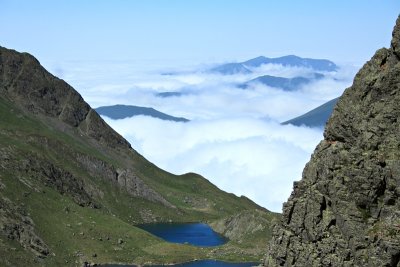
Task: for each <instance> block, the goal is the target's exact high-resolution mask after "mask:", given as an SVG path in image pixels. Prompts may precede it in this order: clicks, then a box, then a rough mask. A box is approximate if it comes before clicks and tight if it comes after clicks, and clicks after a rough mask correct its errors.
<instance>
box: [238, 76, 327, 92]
mask: <svg viewBox="0 0 400 267" xmlns="http://www.w3.org/2000/svg"><path fill="white" fill-rule="evenodd" d="M323 77H325V76H324V75H323V74H320V73H314V77H312V78H306V77H294V78H284V77H276V76H271V75H263V76H260V77H257V78H254V79H252V80H250V81H248V82H245V83H243V84H240V85H239V88H242V89H246V88H249V87H251V85H255V84H262V85H266V86H270V87H275V88H281V89H283V90H284V91H295V90H297V89H299V88H300V87H301V86H303V85H306V84H308V83H310V82H312V81H315V80H319V79H322V78H323Z"/></svg>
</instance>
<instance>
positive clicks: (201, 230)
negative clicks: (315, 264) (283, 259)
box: [104, 223, 258, 267]
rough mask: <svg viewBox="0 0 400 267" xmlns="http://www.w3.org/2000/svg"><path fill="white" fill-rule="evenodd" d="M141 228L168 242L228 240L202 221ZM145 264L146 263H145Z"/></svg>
mask: <svg viewBox="0 0 400 267" xmlns="http://www.w3.org/2000/svg"><path fill="white" fill-rule="evenodd" d="M138 227H140V228H141V229H143V230H146V231H148V232H150V233H151V234H153V235H155V236H158V237H160V238H162V239H164V240H166V241H168V242H173V243H182V244H184V243H188V244H191V245H194V246H200V247H211V246H219V245H223V244H225V243H226V242H227V241H228V240H227V239H226V238H224V237H223V236H222V235H220V234H218V233H216V232H214V231H213V230H212V229H211V227H210V226H208V225H207V224H204V223H154V224H142V225H139V226H138ZM257 265H258V263H254V262H245V263H240V262H239V263H231V262H223V261H216V260H200V261H193V262H186V263H181V264H176V265H172V266H174V267H250V266H257ZM104 266H106V267H134V266H135V265H112V264H108V265H104ZM146 266H147V265H146ZM149 267H165V265H149Z"/></svg>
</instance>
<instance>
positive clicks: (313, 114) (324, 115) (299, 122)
mask: <svg viewBox="0 0 400 267" xmlns="http://www.w3.org/2000/svg"><path fill="white" fill-rule="evenodd" d="M338 99H339V98H334V99H332V100H329V101H328V102H326V103H324V104H322V105H321V106H318V107H316V108H315V109H312V110H310V111H309V112H307V113H305V114H303V115H300V116H298V117H296V118H293V119H291V120H288V121H285V122H282V124H292V125H296V126H303V125H304V126H308V127H318V128H323V127H325V125H326V122H327V121H328V119H329V117H330V116H331V114H332V112H333V108H334V107H335V105H336V102H337V101H338Z"/></svg>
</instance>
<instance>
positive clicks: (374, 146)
mask: <svg viewBox="0 0 400 267" xmlns="http://www.w3.org/2000/svg"><path fill="white" fill-rule="evenodd" d="M399 61H400V17H399V18H398V20H397V24H396V26H395V29H394V31H393V40H392V42H391V47H390V49H380V50H378V51H377V52H376V54H375V55H374V56H373V57H372V59H371V60H370V61H368V62H367V63H366V64H365V65H364V66H363V68H362V69H361V70H360V71H359V72H358V74H357V75H356V77H355V79H354V83H353V85H352V86H351V87H350V88H348V89H347V90H346V91H345V92H344V94H343V96H342V97H341V98H340V99H339V101H338V103H337V105H336V107H335V109H334V112H333V114H332V116H331V118H330V119H329V121H328V124H327V126H326V129H325V133H324V140H323V141H321V143H320V144H319V145H318V146H317V148H316V150H315V151H314V154H313V156H312V158H311V160H310V162H309V163H308V164H307V165H306V167H305V169H304V171H303V177H302V180H301V181H300V182H297V183H295V184H294V189H293V192H292V194H291V196H290V198H289V200H288V201H287V202H286V203H285V204H284V207H283V216H282V221H281V223H280V224H279V225H277V226H276V227H275V229H274V236H273V239H272V241H271V243H270V248H269V252H268V255H267V258H266V260H265V263H264V265H265V266H270V267H272V266H400V200H399V196H400V121H399V119H400V88H399V87H400V63H399Z"/></svg>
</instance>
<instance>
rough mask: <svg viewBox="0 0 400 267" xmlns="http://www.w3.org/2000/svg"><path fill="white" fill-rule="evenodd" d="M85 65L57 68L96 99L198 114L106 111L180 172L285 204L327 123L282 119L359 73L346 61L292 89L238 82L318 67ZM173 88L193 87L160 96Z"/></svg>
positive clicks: (139, 146)
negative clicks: (218, 70) (231, 70)
mask: <svg viewBox="0 0 400 267" xmlns="http://www.w3.org/2000/svg"><path fill="white" fill-rule="evenodd" d="M50 66H52V65H51V64H50ZM77 66H79V64H77V63H76V62H75V63H64V65H61V64H57V65H53V68H51V67H50V69H53V70H54V71H55V72H58V74H59V75H61V77H62V78H63V79H65V80H67V81H68V82H70V83H71V84H72V85H73V86H74V87H75V88H76V89H77V90H78V91H79V92H80V93H81V94H82V95H83V97H84V98H85V99H86V100H87V101H88V102H89V104H91V105H92V106H94V107H98V106H103V105H113V104H128V105H137V106H146V107H153V108H155V109H157V110H159V111H162V112H164V113H167V114H169V115H173V116H178V117H186V118H188V119H190V120H191V121H190V122H188V123H178V122H170V121H162V120H159V119H154V118H151V117H145V116H138V117H133V118H127V119H123V120H111V119H109V118H106V117H104V118H105V120H106V122H107V123H108V124H109V125H111V127H113V128H114V129H115V130H116V131H118V132H119V133H120V134H122V135H123V136H124V137H125V138H127V139H128V141H130V142H131V144H132V146H133V148H135V149H136V150H137V151H139V152H140V153H141V154H142V155H144V156H145V157H146V158H147V159H149V160H150V161H152V162H153V163H155V164H156V165H158V166H160V167H161V168H163V169H165V170H167V171H170V172H172V173H176V174H182V173H186V172H197V173H199V174H201V175H203V176H204V177H206V178H207V179H209V180H210V181H211V182H213V183H214V184H216V185H217V186H218V187H220V188H221V189H223V190H225V191H228V192H233V193H235V194H237V195H246V196H247V197H249V198H251V199H252V200H254V201H256V202H257V203H258V204H260V205H262V206H264V207H266V208H268V209H270V210H273V211H278V212H280V211H281V207H282V203H283V202H284V201H286V200H287V198H288V197H289V195H290V192H291V190H292V183H293V181H295V180H299V179H300V178H301V173H302V169H303V168H304V165H305V163H306V162H307V161H309V159H310V155H311V153H312V151H313V150H314V148H315V146H316V145H317V144H318V142H319V141H320V140H321V139H322V130H321V129H310V128H306V127H295V126H291V125H285V126H284V125H280V122H282V121H285V120H288V119H291V118H293V117H296V116H298V115H301V114H303V113H305V112H307V111H309V110H311V109H312V108H315V107H317V106H319V105H321V104H323V103H325V102H326V101H328V100H331V99H332V98H335V97H337V96H339V95H341V93H342V92H343V90H344V89H345V88H346V87H347V86H349V85H350V83H351V77H352V76H353V75H354V68H351V67H349V68H347V67H346V68H341V71H340V72H339V73H325V75H326V78H324V79H322V80H318V81H315V82H313V83H311V84H308V85H307V86H304V87H303V88H300V89H299V90H297V91H294V92H285V91H282V90H279V89H276V88H270V87H267V86H262V85H260V86H256V87H255V88H254V89H253V90H242V89H239V88H237V87H236V85H237V84H240V83H242V82H245V81H248V80H250V79H253V78H255V77H257V76H259V75H265V74H269V75H275V76H282V77H295V76H299V75H301V76H304V75H309V74H310V70H307V69H299V68H284V67H282V66H276V65H269V66H268V65H267V66H262V67H261V68H258V69H256V70H255V73H253V74H250V75H231V76H222V75H216V74H209V73H206V72H201V71H198V72H193V71H191V72H190V71H183V72H181V73H180V74H179V73H178V74H176V75H161V74H160V73H161V72H162V70H158V71H153V70H152V68H151V66H150V65H147V69H146V70H145V69H143V68H142V67H141V66H140V65H139V66H138V63H132V62H124V63H121V62H111V63H110V62H107V63H106V64H105V63H104V64H99V63H96V64H93V65H89V66H88V65H86V66H81V67H79V68H78V67H77ZM152 66H153V65H152ZM114 67H115V68H114ZM153 67H154V66H153ZM153 69H154V68H153ZM165 91H176V92H184V93H185V94H184V95H182V96H179V97H168V98H162V97H157V96H156V93H159V92H165Z"/></svg>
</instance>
